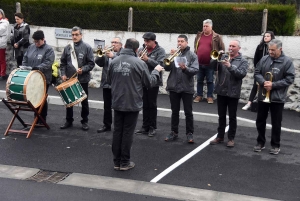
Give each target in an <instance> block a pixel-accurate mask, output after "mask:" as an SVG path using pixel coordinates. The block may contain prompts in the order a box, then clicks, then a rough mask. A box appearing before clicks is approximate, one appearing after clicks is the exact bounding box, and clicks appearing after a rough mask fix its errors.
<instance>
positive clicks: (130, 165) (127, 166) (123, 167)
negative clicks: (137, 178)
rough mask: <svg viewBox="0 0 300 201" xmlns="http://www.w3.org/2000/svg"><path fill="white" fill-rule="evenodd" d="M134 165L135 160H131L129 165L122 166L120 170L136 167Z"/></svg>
mask: <svg viewBox="0 0 300 201" xmlns="http://www.w3.org/2000/svg"><path fill="white" fill-rule="evenodd" d="M134 166H135V164H134V162H131V161H130V162H129V164H128V165H126V166H121V167H120V170H122V171H126V170H130V169H132V168H134Z"/></svg>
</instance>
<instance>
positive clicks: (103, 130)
mask: <svg viewBox="0 0 300 201" xmlns="http://www.w3.org/2000/svg"><path fill="white" fill-rule="evenodd" d="M106 131H111V128H110V127H106V126H103V127H102V128H100V129H98V130H97V133H103V132H106Z"/></svg>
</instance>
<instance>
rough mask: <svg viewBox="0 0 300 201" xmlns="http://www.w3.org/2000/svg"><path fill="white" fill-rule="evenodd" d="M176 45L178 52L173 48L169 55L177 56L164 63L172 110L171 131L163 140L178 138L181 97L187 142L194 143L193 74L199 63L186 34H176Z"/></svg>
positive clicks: (195, 72)
mask: <svg viewBox="0 0 300 201" xmlns="http://www.w3.org/2000/svg"><path fill="white" fill-rule="evenodd" d="M177 47H180V52H178V51H177V50H178V49H177V50H175V49H174V50H171V55H173V54H177V55H178V56H177V57H174V59H171V60H170V61H171V63H170V64H169V62H165V63H166V64H165V65H164V67H165V70H166V71H170V74H169V77H168V81H167V88H166V89H167V91H168V92H169V97H170V103H171V110H172V117H171V133H170V134H169V135H168V136H167V137H166V138H165V141H166V142H168V141H173V140H176V139H177V138H178V125H179V111H180V101H181V99H182V101H183V108H184V114H185V123H186V137H187V142H188V143H194V138H193V133H194V117H193V95H194V92H195V90H194V75H196V74H197V73H198V70H199V63H198V58H197V55H196V54H195V53H194V52H192V51H191V50H190V47H189V46H188V38H187V36H186V35H179V36H178V38H177ZM170 58H171V57H170ZM167 64H169V65H167Z"/></svg>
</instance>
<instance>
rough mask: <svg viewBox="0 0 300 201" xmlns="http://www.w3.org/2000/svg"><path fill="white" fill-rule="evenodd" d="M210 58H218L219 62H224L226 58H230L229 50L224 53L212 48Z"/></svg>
mask: <svg viewBox="0 0 300 201" xmlns="http://www.w3.org/2000/svg"><path fill="white" fill-rule="evenodd" d="M210 58H211V59H213V60H217V61H218V62H223V61H225V59H227V60H230V56H229V52H226V53H223V52H220V53H219V52H218V51H217V50H212V51H211V53H210Z"/></svg>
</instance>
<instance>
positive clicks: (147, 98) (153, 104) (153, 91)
mask: <svg viewBox="0 0 300 201" xmlns="http://www.w3.org/2000/svg"><path fill="white" fill-rule="evenodd" d="M143 39H144V45H143V48H140V49H139V51H138V55H139V58H140V59H141V60H143V61H144V62H145V63H146V64H147V66H148V69H149V72H150V73H151V72H152V71H153V70H154V68H155V67H156V66H157V65H162V63H163V60H164V58H165V57H166V52H165V50H164V48H162V47H161V46H159V45H158V43H157V42H156V35H155V34H154V33H152V32H147V33H145V34H144V35H143ZM159 75H160V77H159V81H158V82H157V84H156V85H154V86H153V87H146V86H143V125H142V128H141V129H140V130H137V131H136V134H147V135H148V136H149V137H153V136H154V135H155V134H156V119H157V95H158V91H159V86H162V85H163V84H162V83H163V82H162V72H160V73H159Z"/></svg>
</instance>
